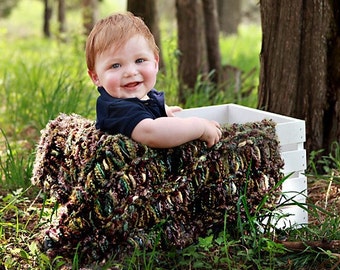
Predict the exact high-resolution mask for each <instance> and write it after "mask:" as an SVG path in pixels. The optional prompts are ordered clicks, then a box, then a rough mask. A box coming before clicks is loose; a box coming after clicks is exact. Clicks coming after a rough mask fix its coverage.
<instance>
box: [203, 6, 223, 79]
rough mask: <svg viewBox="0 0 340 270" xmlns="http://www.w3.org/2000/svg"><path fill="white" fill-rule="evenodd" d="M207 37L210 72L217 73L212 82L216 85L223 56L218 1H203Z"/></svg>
mask: <svg viewBox="0 0 340 270" xmlns="http://www.w3.org/2000/svg"><path fill="white" fill-rule="evenodd" d="M203 11H204V20H205V37H206V44H207V57H208V70H209V72H210V71H213V70H214V71H215V73H214V74H213V75H212V77H211V78H210V80H211V81H212V82H214V83H215V84H216V85H217V84H218V81H219V76H220V72H221V54H220V44H219V31H220V30H219V25H218V16H217V5H216V0H203Z"/></svg>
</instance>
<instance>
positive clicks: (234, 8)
mask: <svg viewBox="0 0 340 270" xmlns="http://www.w3.org/2000/svg"><path fill="white" fill-rule="evenodd" d="M241 4H242V1H240V0H217V6H218V9H217V10H218V22H219V26H220V30H221V32H222V33H223V34H225V35H230V34H234V33H237V28H238V25H239V24H240V22H241Z"/></svg>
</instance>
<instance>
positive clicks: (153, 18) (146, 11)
mask: <svg viewBox="0 0 340 270" xmlns="http://www.w3.org/2000/svg"><path fill="white" fill-rule="evenodd" d="M127 10H128V11H130V12H132V13H133V14H134V15H136V16H138V17H141V18H142V19H143V20H144V22H145V24H146V25H147V26H148V27H149V29H150V31H151V33H152V34H153V36H154V38H155V41H156V44H157V46H158V48H159V50H160V51H159V56H160V63H159V67H160V69H161V70H164V68H165V67H164V63H163V57H162V50H161V31H160V29H159V18H158V10H157V1H156V0H145V1H140V0H128V2H127Z"/></svg>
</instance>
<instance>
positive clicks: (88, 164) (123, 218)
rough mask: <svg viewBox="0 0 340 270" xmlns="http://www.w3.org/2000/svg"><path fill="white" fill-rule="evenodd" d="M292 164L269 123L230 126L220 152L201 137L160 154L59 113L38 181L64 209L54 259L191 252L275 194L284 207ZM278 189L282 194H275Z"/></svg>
mask: <svg viewBox="0 0 340 270" xmlns="http://www.w3.org/2000/svg"><path fill="white" fill-rule="evenodd" d="M282 168H283V161H282V159H281V156H280V152H279V142H278V140H277V137H276V133H275V123H274V122H272V121H270V120H263V121H262V122H251V123H246V124H231V125H225V126H223V136H222V139H221V141H220V142H219V143H218V144H216V145H215V146H214V147H212V148H207V147H206V145H205V143H204V142H201V141H198V140H197V141H193V142H189V143H186V144H184V145H181V146H179V147H175V148H171V149H153V148H149V147H147V146H145V145H142V144H139V143H137V142H135V141H133V140H131V139H129V138H127V137H125V136H123V135H108V134H105V133H103V132H101V131H99V130H96V129H95V126H94V122H93V121H91V120H88V119H85V118H83V117H81V116H79V115H75V114H72V115H65V114H60V115H59V116H58V117H57V118H56V119H54V120H52V121H50V122H49V123H48V124H47V126H46V128H45V129H44V130H42V134H41V138H40V141H39V144H38V146H37V149H36V160H35V162H34V168H33V176H32V183H33V184H34V185H37V186H38V187H40V188H41V189H43V191H44V192H46V193H47V194H49V196H51V197H53V198H55V199H56V201H57V202H58V205H59V206H60V207H61V208H60V209H62V210H61V211H59V212H60V213H59V215H58V216H56V217H54V221H53V222H52V223H51V224H50V225H49V228H48V229H45V230H44V231H43V234H44V235H45V248H46V249H47V250H48V252H49V254H50V256H52V257H53V256H56V255H64V256H70V255H72V254H73V253H74V250H75V249H76V247H78V252H81V254H82V255H83V256H84V257H85V258H87V260H88V261H93V260H99V259H101V258H103V257H105V256H107V255H108V254H112V253H115V252H117V253H121V252H122V251H124V252H128V251H129V250H130V251H131V250H133V249H134V248H136V247H141V248H150V247H152V246H153V245H156V244H157V245H159V248H164V249H167V248H171V247H175V248H184V247H186V246H188V245H190V244H192V243H194V242H195V241H196V240H197V239H198V237H200V236H204V235H206V234H207V233H208V232H209V231H211V230H214V229H218V228H223V224H224V217H225V215H227V222H228V224H231V226H232V224H235V222H236V220H237V218H238V217H239V216H241V217H242V216H244V213H245V212H244V211H245V209H244V207H243V205H242V204H241V203H239V198H240V195H241V194H246V198H247V204H248V208H249V211H250V213H253V212H254V211H255V210H256V208H257V206H258V205H259V204H260V203H261V201H262V200H263V199H264V197H266V207H269V208H270V207H272V206H273V205H275V203H276V201H277V198H278V196H279V191H280V188H277V187H276V186H277V183H278V182H279V181H280V180H281V179H282V177H283V175H282V172H281V169H282ZM274 187H275V188H274Z"/></svg>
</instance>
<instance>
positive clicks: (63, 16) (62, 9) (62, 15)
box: [58, 0, 66, 33]
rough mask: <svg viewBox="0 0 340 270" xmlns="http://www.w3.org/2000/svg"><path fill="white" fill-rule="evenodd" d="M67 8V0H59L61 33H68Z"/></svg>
mask: <svg viewBox="0 0 340 270" xmlns="http://www.w3.org/2000/svg"><path fill="white" fill-rule="evenodd" d="M65 11H66V6H65V0H58V23H59V32H60V33H65V32H66V14H65Z"/></svg>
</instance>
